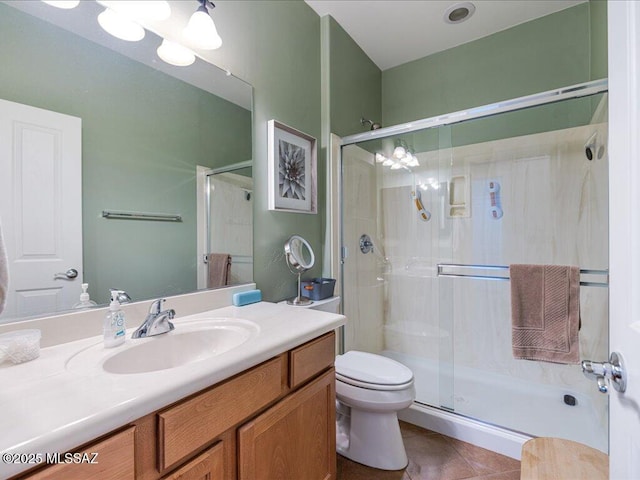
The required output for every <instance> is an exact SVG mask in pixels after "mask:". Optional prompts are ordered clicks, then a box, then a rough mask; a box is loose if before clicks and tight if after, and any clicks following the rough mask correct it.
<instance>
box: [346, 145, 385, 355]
mask: <svg viewBox="0 0 640 480" xmlns="http://www.w3.org/2000/svg"><path fill="white" fill-rule="evenodd" d="M342 159H343V189H342V190H343V218H342V228H343V232H342V235H343V239H344V245H345V246H346V248H347V250H348V255H347V258H346V259H345V262H344V266H343V289H344V292H343V293H344V298H343V304H342V305H343V312H344V315H345V316H346V317H347V318H348V319H349V320H348V322H347V324H346V325H345V329H344V332H345V337H344V340H345V349H346V350H347V351H348V350H362V351H365V352H373V353H378V352H380V351H382V348H383V333H382V332H383V321H382V320H383V304H382V300H383V295H384V289H385V281H384V279H383V272H384V270H385V268H386V261H385V252H384V250H383V248H382V238H381V237H380V235H379V227H378V198H377V191H378V186H377V180H376V172H375V165H374V163H373V155H372V154H371V153H369V152H367V151H365V150H363V149H361V148H360V147H358V146H356V145H350V146H348V147H345V148H344V149H343V150H342ZM364 233H366V234H368V235H369V236H370V237H371V239H372V241H373V243H374V248H373V252H370V253H368V254H366V255H365V254H363V253H361V252H360V248H359V239H360V236H361V235H362V234H364Z"/></svg>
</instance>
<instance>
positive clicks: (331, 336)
mask: <svg viewBox="0 0 640 480" xmlns="http://www.w3.org/2000/svg"><path fill="white" fill-rule="evenodd" d="M335 345H336V334H335V333H334V332H329V333H327V334H325V335H323V336H322V337H320V338H316V339H315V340H312V341H310V342H308V343H305V344H304V345H301V346H299V347H298V348H294V349H293V350H291V351H290V352H289V355H290V356H289V365H290V369H289V387H291V388H296V387H298V386H299V385H301V384H303V383H304V382H306V381H307V380H309V379H310V378H312V377H314V376H315V375H317V374H318V373H320V372H322V371H323V370H324V369H325V368H328V367H330V366H331V365H333V362H334V361H335V356H336V353H335Z"/></svg>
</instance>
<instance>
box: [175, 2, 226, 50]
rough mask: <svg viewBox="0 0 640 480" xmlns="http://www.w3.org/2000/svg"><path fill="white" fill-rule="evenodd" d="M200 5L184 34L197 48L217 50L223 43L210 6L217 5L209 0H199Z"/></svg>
mask: <svg viewBox="0 0 640 480" xmlns="http://www.w3.org/2000/svg"><path fill="white" fill-rule="evenodd" d="M198 2H199V3H200V6H199V7H198V10H196V12H195V13H194V14H193V15H191V18H190V19H189V23H188V24H187V26H186V28H185V29H184V30H183V32H182V33H183V35H184V36H185V38H187V39H188V40H189V42H191V43H192V44H193V46H195V47H197V48H201V49H202V50H215V49H216V48H220V46H221V45H222V39H221V38H220V35H218V30H217V29H216V25H215V23H213V18H211V16H210V15H209V11H208V10H207V7H209V8H215V5H214V4H213V3H211V2H210V1H209V0H198Z"/></svg>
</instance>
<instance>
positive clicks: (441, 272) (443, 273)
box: [437, 263, 609, 287]
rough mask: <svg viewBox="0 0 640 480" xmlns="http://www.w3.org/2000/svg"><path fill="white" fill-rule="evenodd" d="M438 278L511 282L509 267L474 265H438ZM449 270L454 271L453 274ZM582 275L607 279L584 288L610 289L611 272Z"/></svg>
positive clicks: (589, 270)
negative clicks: (493, 273) (485, 273)
mask: <svg viewBox="0 0 640 480" xmlns="http://www.w3.org/2000/svg"><path fill="white" fill-rule="evenodd" d="M437 267H438V273H437V276H438V277H458V278H471V279H477V280H503V281H504V280H506V281H509V280H510V278H509V274H508V272H509V267H508V266H507V265H473V264H462V263H438V264H437ZM456 269H468V270H488V271H503V272H505V275H482V274H468V273H464V272H461V273H455V270H456ZM447 270H454V271H453V272H451V271H447ZM580 275H581V276H582V275H604V276H605V277H606V279H605V281H603V282H594V281H587V280H585V281H581V282H580V285H581V286H583V287H608V286H609V270H597V269H592V268H581V269H580Z"/></svg>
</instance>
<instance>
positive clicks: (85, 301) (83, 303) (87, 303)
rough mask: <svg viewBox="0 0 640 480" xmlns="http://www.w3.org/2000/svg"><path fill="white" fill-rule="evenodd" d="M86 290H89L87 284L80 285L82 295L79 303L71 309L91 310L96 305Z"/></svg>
mask: <svg viewBox="0 0 640 480" xmlns="http://www.w3.org/2000/svg"><path fill="white" fill-rule="evenodd" d="M88 288H89V284H88V283H83V284H82V293H81V294H80V301H79V302H78V303H76V304H75V305H74V306H73V307H71V308H73V309H81V308H91V307H95V306H96V305H98V304H97V303H96V302H94V301H93V300H91V299H90V298H89V292H87V289H88Z"/></svg>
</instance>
